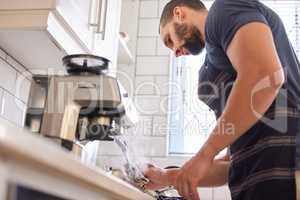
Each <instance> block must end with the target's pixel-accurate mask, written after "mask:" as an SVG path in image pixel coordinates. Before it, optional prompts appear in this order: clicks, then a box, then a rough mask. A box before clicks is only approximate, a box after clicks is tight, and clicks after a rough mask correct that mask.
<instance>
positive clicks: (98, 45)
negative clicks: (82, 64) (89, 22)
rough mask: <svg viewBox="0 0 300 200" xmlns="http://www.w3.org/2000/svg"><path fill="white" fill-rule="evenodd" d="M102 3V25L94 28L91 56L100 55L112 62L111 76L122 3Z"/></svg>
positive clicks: (115, 56)
mask: <svg viewBox="0 0 300 200" xmlns="http://www.w3.org/2000/svg"><path fill="white" fill-rule="evenodd" d="M104 1H106V5H104V9H103V12H102V14H101V15H102V16H105V17H104V19H103V21H102V23H100V27H99V28H97V27H95V28H96V30H95V31H96V33H95V42H94V48H93V54H95V55H101V56H103V57H105V58H107V59H109V60H110V61H111V62H112V65H111V71H112V72H113V73H112V74H115V70H116V67H117V60H118V48H119V30H120V17H121V7H122V1H121V0H103V2H104ZM105 9H106V11H105ZM100 13H101V12H100ZM99 18H101V17H99ZM97 29H98V30H97Z"/></svg>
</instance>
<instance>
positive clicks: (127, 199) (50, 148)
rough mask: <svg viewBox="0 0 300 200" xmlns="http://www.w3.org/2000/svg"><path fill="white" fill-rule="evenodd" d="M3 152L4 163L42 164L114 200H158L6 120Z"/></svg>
mask: <svg viewBox="0 0 300 200" xmlns="http://www.w3.org/2000/svg"><path fill="white" fill-rule="evenodd" d="M0 149H1V151H0V158H1V159H3V160H18V162H20V161H22V162H24V163H25V162H26V163H30V164H32V165H35V166H37V165H38V166H39V167H41V168H43V169H45V172H46V171H49V170H50V171H54V172H56V173H60V174H62V176H64V177H68V178H72V179H73V180H74V181H76V183H77V182H78V183H82V184H84V185H87V186H88V187H92V188H94V189H95V190H99V191H104V192H105V193H109V194H111V196H112V197H113V198H114V199H120V200H154V198H152V197H151V196H149V195H147V194H145V193H143V192H141V191H140V190H138V189H137V188H135V187H133V186H131V185H130V184H128V183H126V182H124V181H122V180H120V179H118V178H116V177H114V176H112V175H109V174H107V173H106V172H105V171H104V170H101V169H99V168H96V167H90V166H86V165H84V164H83V163H81V161H80V160H79V159H78V158H76V157H75V156H74V155H72V154H71V153H69V152H67V151H64V150H63V149H61V148H59V147H58V146H56V145H54V144H52V143H51V142H49V141H47V140H45V139H44V138H42V137H41V136H37V135H33V134H32V133H30V132H29V131H27V130H24V129H22V128H18V127H16V126H15V125H14V124H11V123H10V122H8V121H6V120H4V119H0Z"/></svg>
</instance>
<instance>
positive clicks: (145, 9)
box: [140, 0, 158, 18]
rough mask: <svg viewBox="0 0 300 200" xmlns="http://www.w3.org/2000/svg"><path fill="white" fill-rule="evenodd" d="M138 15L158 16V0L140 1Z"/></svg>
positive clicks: (142, 16)
mask: <svg viewBox="0 0 300 200" xmlns="http://www.w3.org/2000/svg"><path fill="white" fill-rule="evenodd" d="M140 17H141V18H144V17H158V1H156V0H155V1H141V2H140Z"/></svg>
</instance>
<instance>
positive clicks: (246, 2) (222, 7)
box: [206, 0, 268, 52]
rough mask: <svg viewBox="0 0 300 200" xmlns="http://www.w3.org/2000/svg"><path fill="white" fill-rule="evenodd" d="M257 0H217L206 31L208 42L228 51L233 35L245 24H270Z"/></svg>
mask: <svg viewBox="0 0 300 200" xmlns="http://www.w3.org/2000/svg"><path fill="white" fill-rule="evenodd" d="M257 4H258V2H257V1H256V0H216V2H215V5H213V7H212V10H211V11H212V13H210V14H211V15H212V18H211V19H210V20H209V22H208V24H207V25H208V26H209V28H208V29H207V30H208V31H207V32H206V35H207V36H208V42H209V43H212V44H215V45H218V46H221V47H222V49H223V50H224V51H225V52H226V51H227V48H228V46H229V45H230V43H231V41H232V39H233V37H234V36H235V34H236V33H237V31H238V30H239V29H240V28H241V27H242V26H243V25H246V24H248V23H251V22H261V23H264V24H267V25H268V22H267V20H266V18H265V17H264V15H263V14H262V13H261V11H260V10H259V8H258V5H257Z"/></svg>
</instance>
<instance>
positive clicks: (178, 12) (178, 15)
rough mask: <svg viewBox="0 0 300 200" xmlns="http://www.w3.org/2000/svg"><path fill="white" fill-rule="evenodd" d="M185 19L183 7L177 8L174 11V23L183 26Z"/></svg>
mask: <svg viewBox="0 0 300 200" xmlns="http://www.w3.org/2000/svg"><path fill="white" fill-rule="evenodd" d="M184 17H185V15H184V11H183V9H182V7H180V6H176V7H175V8H174V10H173V18H174V21H175V22H177V23H180V24H181V23H182V22H183V20H184Z"/></svg>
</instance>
